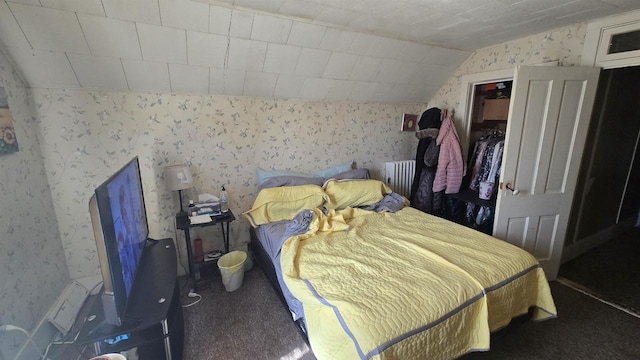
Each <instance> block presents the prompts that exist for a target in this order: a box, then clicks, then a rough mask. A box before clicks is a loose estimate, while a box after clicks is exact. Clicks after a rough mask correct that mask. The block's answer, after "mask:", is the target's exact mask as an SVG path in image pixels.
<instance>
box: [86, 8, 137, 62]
mask: <svg viewBox="0 0 640 360" xmlns="http://www.w3.org/2000/svg"><path fill="white" fill-rule="evenodd" d="M78 20H80V25H81V26H82V31H83V32H84V36H85V38H86V39H87V43H88V44H89V48H90V49H91V53H92V54H93V55H104V56H114V57H121V58H127V59H142V54H141V53H140V43H138V32H137V31H136V25H135V23H133V22H130V21H124V20H117V19H109V18H105V17H102V16H92V15H84V14H78Z"/></svg>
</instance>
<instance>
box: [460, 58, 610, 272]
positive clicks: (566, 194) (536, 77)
mask: <svg viewBox="0 0 640 360" xmlns="http://www.w3.org/2000/svg"><path fill="white" fill-rule="evenodd" d="M496 73H497V72H496ZM598 74H599V68H594V67H553V66H518V67H516V68H515V69H514V70H512V75H511V77H509V76H508V75H509V74H508V73H507V71H503V72H500V73H499V74H497V76H496V77H498V78H497V79H496V77H494V78H493V79H492V78H490V77H487V76H491V75H493V74H488V73H487V74H476V75H474V76H475V77H476V78H473V77H474V76H467V77H463V79H462V82H463V89H462V90H463V91H462V96H463V99H462V101H461V104H464V107H463V109H464V112H463V119H464V120H463V124H462V125H463V131H462V134H463V144H462V145H463V150H464V151H465V153H466V152H468V150H469V147H470V144H469V140H470V132H471V131H470V130H471V127H472V126H473V122H472V120H471V119H472V116H471V113H472V112H473V106H472V104H473V99H474V91H475V86H476V85H477V84H478V83H480V82H482V81H481V80H483V79H482V78H481V77H483V78H484V80H485V81H484V83H487V82H489V81H500V80H511V79H513V85H512V92H511V98H510V105H509V115H508V121H507V128H506V139H505V143H504V153H503V160H502V167H501V169H500V179H499V183H497V184H494V185H495V186H497V187H498V193H497V199H496V206H495V220H494V229H493V235H494V236H496V237H498V238H500V239H503V240H505V241H508V242H510V243H512V244H514V245H517V246H519V247H521V248H523V249H525V250H527V251H528V252H530V253H531V254H533V255H534V256H535V257H536V258H537V259H538V261H539V262H540V264H541V265H542V267H543V268H544V270H545V273H546V274H547V277H548V278H549V279H551V280H553V279H555V278H556V276H557V272H558V269H559V267H560V260H561V256H562V250H563V245H564V240H565V235H566V229H567V223H568V218H569V211H570V209H571V202H572V200H573V196H574V190H575V184H576V181H577V174H578V169H579V163H580V158H581V155H582V152H583V149H584V141H585V138H586V130H587V128H588V123H589V119H590V116H591V109H592V106H593V100H594V98H595V92H596V84H597V79H598ZM478 78H480V79H478ZM478 80H480V81H478ZM487 80H488V81H487Z"/></svg>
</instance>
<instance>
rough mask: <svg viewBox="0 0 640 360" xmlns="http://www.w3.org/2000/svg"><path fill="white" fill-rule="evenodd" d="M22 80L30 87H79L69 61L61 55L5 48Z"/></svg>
mask: <svg viewBox="0 0 640 360" xmlns="http://www.w3.org/2000/svg"><path fill="white" fill-rule="evenodd" d="M7 51H8V52H9V56H11V58H12V59H13V61H14V63H15V64H20V72H21V73H22V76H23V79H25V81H26V82H27V84H29V86H32V87H39V86H43V87H70V88H77V87H80V84H79V83H78V79H77V78H76V75H75V74H74V73H73V69H72V68H71V64H69V60H68V59H67V57H66V56H65V55H64V54H62V53H54V52H50V51H38V50H29V49H21V48H7Z"/></svg>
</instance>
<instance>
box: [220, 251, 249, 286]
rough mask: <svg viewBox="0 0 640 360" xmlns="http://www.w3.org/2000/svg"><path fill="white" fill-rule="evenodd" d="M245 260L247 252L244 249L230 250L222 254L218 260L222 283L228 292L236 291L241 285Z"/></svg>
mask: <svg viewBox="0 0 640 360" xmlns="http://www.w3.org/2000/svg"><path fill="white" fill-rule="evenodd" d="M245 261H247V253H246V252H244V251H232V252H230V253H227V254H224V255H222V257H221V258H220V259H219V260H218V268H220V275H222V283H223V284H224V288H225V290H227V291H228V292H232V291H236V290H238V288H239V287H240V286H241V285H242V279H243V278H244V263H245Z"/></svg>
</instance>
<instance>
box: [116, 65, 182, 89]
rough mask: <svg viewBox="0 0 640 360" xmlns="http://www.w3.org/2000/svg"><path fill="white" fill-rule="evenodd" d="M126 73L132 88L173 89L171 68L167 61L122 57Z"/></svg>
mask: <svg viewBox="0 0 640 360" xmlns="http://www.w3.org/2000/svg"><path fill="white" fill-rule="evenodd" d="M122 66H123V67H124V73H125V75H126V76H127V83H128V84H129V89H131V90H142V91H155V92H157V91H166V92H170V91H171V82H170V81H169V68H168V66H167V64H165V63H158V62H151V61H142V60H128V59H122Z"/></svg>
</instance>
